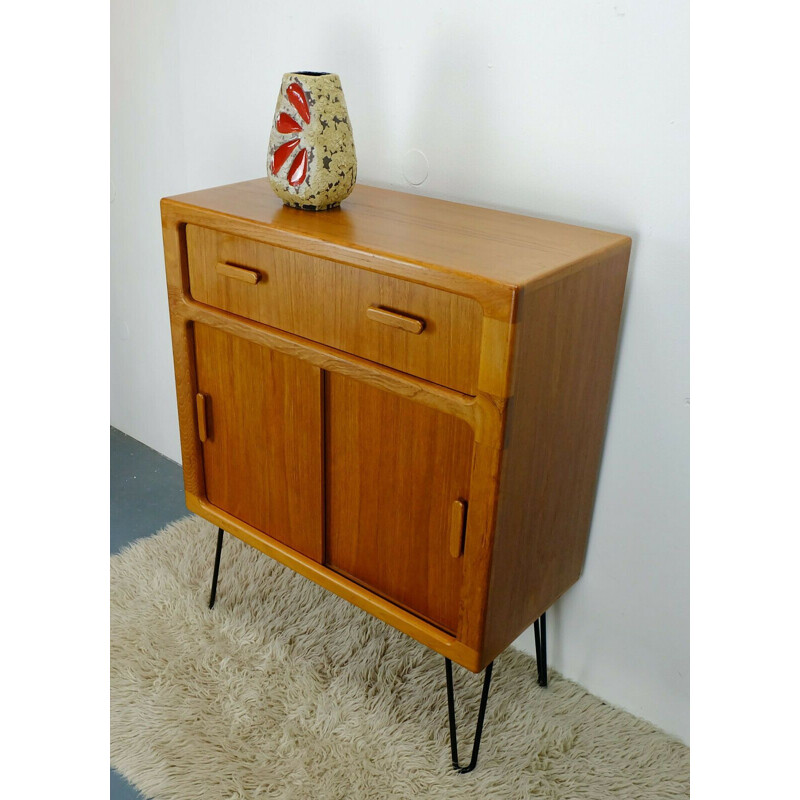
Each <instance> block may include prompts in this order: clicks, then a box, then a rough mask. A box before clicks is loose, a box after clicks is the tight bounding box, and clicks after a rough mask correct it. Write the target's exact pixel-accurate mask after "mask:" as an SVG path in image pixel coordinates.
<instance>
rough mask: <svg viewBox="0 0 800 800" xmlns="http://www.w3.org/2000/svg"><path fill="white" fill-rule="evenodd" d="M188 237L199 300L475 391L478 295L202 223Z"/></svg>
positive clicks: (194, 294)
mask: <svg viewBox="0 0 800 800" xmlns="http://www.w3.org/2000/svg"><path fill="white" fill-rule="evenodd" d="M186 237H187V245H188V254H189V280H190V286H191V293H192V297H194V299H195V300H198V301H199V302H201V303H205V304H207V305H211V306H215V307H217V308H222V309H224V310H226V311H230V312H232V313H234V314H237V315H240V316H243V317H248V318H249V319H254V320H257V321H258V322H262V323H264V324H265V325H270V326H272V327H275V328H280V329H281V330H285V331H289V332H290V333H296V334H298V335H299V336H303V337H304V338H307V339H311V340H313V341H317V342H322V343H324V344H327V345H330V346H331V347H335V348H336V349H337V350H343V351H346V352H348V353H355V354H356V355H359V356H363V357H364V358H367V359H369V360H370V361H375V362H377V363H380V364H385V365H387V366H390V367H394V368H396V369H399V370H401V371H403V372H408V373H410V374H411V375H417V376H419V377H421V378H425V379H426V380H429V381H432V382H434V383H438V384H441V385H442V386H449V387H451V388H453V389H457V390H458V391H460V392H464V393H465V394H473V395H474V394H475V392H476V384H477V377H478V364H479V358H480V335H481V308H480V306H479V305H478V304H477V303H476V302H475V301H474V300H471V299H469V298H466V297H461V296H460V295H456V294H450V293H447V292H442V291H440V290H438V289H432V288H430V287H427V286H420V285H419V284H414V283H410V282H409V281H403V280H398V279H397V278H391V277H387V276H384V275H378V274H376V273H374V272H369V271H367V270H361V269H354V268H352V267H347V266H345V265H343V264H338V263H335V262H333V261H328V260H325V259H320V258H312V257H310V256H306V255H302V254H300V253H293V252H291V251H288V250H281V249H279V248H275V247H271V246H269V245H265V244H261V243H258V242H254V241H252V240H250V239H244V238H241V237H238V236H230V235H227V234H224V233H219V232H217V231H213V230H209V229H206V228H199V227H197V226H195V225H189V226H187V230H186ZM219 262H222V263H234V264H236V265H237V267H240V268H242V267H243V268H246V269H247V270H249V271H250V272H253V273H256V274H258V275H260V276H262V279H261V280H260V281H259V282H258V284H257V285H247V284H244V283H240V282H239V281H233V280H230V279H229V278H227V277H225V276H220V275H219V274H218V272H217V269H216V265H217V263H219ZM372 306H381V307H383V308H386V309H389V310H391V311H394V312H396V313H398V314H403V315H405V316H406V317H414V318H416V319H417V320H423V321H424V331H422V332H421V333H420V335H418V336H413V335H412V336H409V335H408V332H407V331H406V330H401V329H398V327H396V326H395V327H390V326H386V325H381V324H376V323H375V322H374V320H372V319H370V318H369V317H368V316H367V310H368V309H369V308H370V307H372Z"/></svg>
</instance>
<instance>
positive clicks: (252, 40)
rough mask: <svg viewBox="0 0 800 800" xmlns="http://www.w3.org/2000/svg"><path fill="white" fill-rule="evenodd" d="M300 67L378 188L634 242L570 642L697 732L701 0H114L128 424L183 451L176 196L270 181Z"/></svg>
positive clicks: (568, 607)
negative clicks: (272, 142)
mask: <svg viewBox="0 0 800 800" xmlns="http://www.w3.org/2000/svg"><path fill="white" fill-rule="evenodd" d="M299 69H307V70H325V71H331V72H337V73H339V75H340V76H341V79H342V84H343V86H344V90H345V95H346V98H347V103H348V108H349V110H350V117H351V120H352V123H353V129H354V132H355V139H356V149H357V154H358V176H359V180H360V181H361V182H362V183H366V184H373V185H378V186H384V187H391V188H398V189H401V190H403V191H414V192H419V193H421V194H425V195H430V196H434V197H442V198H447V199H453V200H459V201H463V202H468V203H475V204H480V205H484V206H490V207H494V208H500V209H505V210H511V211H516V212H522V213H525V214H531V215H535V216H542V217H547V218H550V219H557V220H563V221H567V222H572V223H576V224H582V225H588V226H593V227H598V228H605V229H608V230H612V231H618V232H622V233H627V234H630V235H631V236H632V237H633V239H634V249H633V257H632V262H631V272H630V277H629V283H628V298H627V304H626V309H625V312H624V321H623V334H622V341H621V345H620V351H619V362H618V367H617V374H616V382H615V386H614V392H613V397H612V406H611V414H610V421H609V428H608V438H607V442H606V448H605V455H604V459H603V465H602V472H601V476H600V484H599V489H598V496H597V506H596V510H595V516H594V522H593V527H592V532H591V538H590V545H589V552H588V557H587V563H586V569H585V572H584V575H583V577H582V579H581V580H580V581H579V582H578V584H577V585H576V586H575V587H574V588H573V589H571V590H570V591H569V592H568V593H567V595H566V596H565V597H564V598H563V599H562V600H561V601H560V602H559V603H558V604H557V605H556V606H555V607H554V608H553V610H552V612H551V614H549V615H548V619H549V622H550V625H549V633H550V636H549V637H548V638H549V653H550V659H551V663H552V665H553V666H554V667H555V668H556V669H558V670H560V671H561V672H563V673H564V674H565V675H567V676H568V677H570V678H574V679H576V680H578V681H580V682H581V683H583V684H584V685H585V686H587V687H588V688H589V689H590V690H591V691H593V692H595V693H596V694H599V695H600V696H601V697H603V698H606V699H607V700H608V701H610V702H612V703H615V704H617V705H621V706H623V707H624V708H627V709H629V710H631V711H633V712H634V713H636V714H639V715H641V716H643V717H646V718H647V719H650V720H652V721H653V722H655V723H656V724H658V725H660V726H661V727H663V728H664V729H666V730H667V731H670V732H672V733H675V734H677V735H678V736H680V737H681V738H683V739H684V740H688V731H689V727H688V718H689V713H688V704H689V673H688V669H689V645H688V642H689V628H688V625H689V616H688V593H689V585H688V501H689V498H688V429H689V408H688V403H689V401H688V233H689V231H688V8H687V3H685V2H670V3H664V2H660V0H638V2H635V3H634V2H627V0H520V2H500V0H470V2H468V3H467V2H464V0H455V1H454V2H432V0H425V1H424V2H417V1H416V0H413V1H412V0H404V2H403V3H383V4H381V3H378V2H356V0H339V1H338V2H324V3H311V2H308V3H303V4H294V3H287V2H280V3H278V2H275V3H267V2H263V0H258V1H257V2H256V1H253V2H237V3H221V2H211V1H210V0H191V2H189V0H184V1H183V2H180V1H179V2H176V1H175V0H158V2H153V0H137V2H130V0H114V1H113V2H112V79H111V88H112V126H111V133H112V164H111V175H112V181H113V187H112V206H111V209H112V215H111V219H112V236H111V242H112V252H111V267H112V297H111V310H112V326H111V330H112V349H111V354H112V370H111V376H112V386H111V407H112V424H113V425H115V426H117V427H119V428H120V429H122V430H123V431H125V432H127V433H129V434H130V435H132V436H134V437H135V438H137V439H140V440H141V441H143V442H145V443H146V444H148V445H150V446H151V447H153V448H155V449H156V450H159V451H160V452H162V453H165V454H166V455H168V456H170V457H171V458H173V459H176V460H179V458H180V453H179V446H178V432H177V414H176V409H175V398H174V386H173V372H172V364H171V352H170V341H169V328H168V321H167V302H166V292H165V284H164V278H163V262H162V251H161V231H160V222H159V209H158V200H159V198H160V197H162V196H163V195H168V194H177V193H180V192H185V191H190V190H193V189H201V188H205V187H208V186H213V185H218V184H223V183H230V182H233V181H239V180H246V179H249V178H253V177H258V176H261V175H264V174H265V166H264V165H265V160H266V152H267V138H268V132H269V123H270V118H271V115H272V111H273V109H274V105H275V99H276V95H277V91H278V87H279V84H280V78H281V75H282V74H283V73H284V72H287V71H291V70H299ZM413 148H416V149H419V150H421V151H422V152H424V153H425V155H426V156H427V159H428V161H429V165H430V168H429V177H428V179H427V181H426V182H425V183H423V184H422V185H421V186H419V187H411V186H409V185H408V184H407V183H406V182H405V180H404V178H403V172H402V163H403V158H404V156H405V155H406V153H407V152H408V151H409V150H410V149H413ZM518 644H520V645H521V646H523V647H524V648H526V649H529V650H532V649H533V637H532V633H531V632H528V633H526V634H525V635H523V636H522V637H521V639H520V640H519V642H518Z"/></svg>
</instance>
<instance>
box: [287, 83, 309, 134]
mask: <svg viewBox="0 0 800 800" xmlns="http://www.w3.org/2000/svg"><path fill="white" fill-rule="evenodd" d="M286 97H288V98H289V102H290V103H291V104H292V105H293V106H294V107H295V108H296V109H297V113H298V114H299V115H300V116H301V117H302V118H303V122H305V123H306V124H308V123H309V122H311V112H310V111H309V110H308V100H307V99H306V93H305V92H304V91H303V87H302V86H301V85H300V84H299V83H290V84H289V85H288V86H287V87H286Z"/></svg>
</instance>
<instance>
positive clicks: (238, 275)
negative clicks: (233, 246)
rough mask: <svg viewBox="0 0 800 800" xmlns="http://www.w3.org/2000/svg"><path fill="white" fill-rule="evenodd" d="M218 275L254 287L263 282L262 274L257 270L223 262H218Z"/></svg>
mask: <svg viewBox="0 0 800 800" xmlns="http://www.w3.org/2000/svg"><path fill="white" fill-rule="evenodd" d="M217 275H224V276H225V277H226V278H235V279H236V280H237V281H242V282H243V283H249V284H251V285H253V286H254V285H255V284H257V283H258V282H259V281H260V280H261V273H260V272H258V271H257V270H254V269H247V267H237V266H236V264H226V263H225V262H223V261H217Z"/></svg>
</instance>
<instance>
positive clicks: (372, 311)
mask: <svg viewBox="0 0 800 800" xmlns="http://www.w3.org/2000/svg"><path fill="white" fill-rule="evenodd" d="M367 317H369V319H371V320H374V321H375V322H382V323H383V324H384V325H391V326H392V327H393V328H400V330H403V331H407V332H408V333H422V331H424V330H425V322H424V320H421V319H417V318H416V317H409V316H407V315H406V314H398V313H397V312H396V311H388V310H387V309H385V308H379V307H377V306H370V307H369V308H368V309H367Z"/></svg>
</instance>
